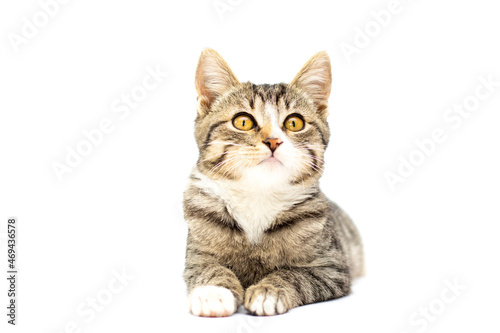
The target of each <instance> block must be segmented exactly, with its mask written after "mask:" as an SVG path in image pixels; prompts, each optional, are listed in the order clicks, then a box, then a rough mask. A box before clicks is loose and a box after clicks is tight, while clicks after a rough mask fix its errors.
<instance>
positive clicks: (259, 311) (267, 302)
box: [245, 288, 288, 316]
mask: <svg viewBox="0 0 500 333" xmlns="http://www.w3.org/2000/svg"><path fill="white" fill-rule="evenodd" d="M250 293H251V294H252V295H251V296H250V299H247V302H246V305H245V307H246V308H247V310H248V311H250V312H251V313H253V314H256V315H258V316H273V315H276V314H282V313H285V312H287V310H288V309H287V308H286V306H285V304H284V302H283V296H281V295H279V294H278V292H276V291H275V290H266V289H265V288H262V289H260V288H259V289H254V290H252V291H251V292H250Z"/></svg>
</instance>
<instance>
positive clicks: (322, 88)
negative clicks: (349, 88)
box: [290, 51, 332, 111]
mask: <svg viewBox="0 0 500 333" xmlns="http://www.w3.org/2000/svg"><path fill="white" fill-rule="evenodd" d="M290 86H295V87H297V88H299V89H300V90H302V91H303V92H305V93H306V94H308V95H309V97H311V98H312V99H313V101H314V102H315V104H316V106H317V107H318V111H323V110H324V109H326V107H327V106H328V97H330V90H331V86H332V68H331V65H330V58H329V57H328V54H327V53H326V52H324V51H323V52H319V53H316V54H315V55H314V56H313V57H312V58H311V59H309V61H307V62H306V64H305V65H304V66H303V67H302V69H301V70H300V71H299V73H298V74H297V75H296V76H295V78H294V79H293V81H292V82H291V83H290Z"/></svg>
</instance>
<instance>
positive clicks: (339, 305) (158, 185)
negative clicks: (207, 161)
mask: <svg viewBox="0 0 500 333" xmlns="http://www.w3.org/2000/svg"><path fill="white" fill-rule="evenodd" d="M42 2H43V3H45V2H48V0H42ZM221 2H222V3H227V0H223V1H221ZM229 3H232V5H230V6H232V7H231V10H228V11H226V12H224V13H223V15H222V17H221V16H220V15H219V14H218V13H217V11H216V9H215V8H214V2H213V1H212V0H205V1H180V0H178V1H168V2H167V1H159V0H157V1H154V0H142V1H118V0H116V1H97V0H86V1H81V0H74V1H69V2H68V3H67V4H64V5H60V6H59V10H58V12H57V13H56V14H55V15H53V17H50V19H49V20H48V23H47V24H46V26H44V27H41V28H39V31H38V33H37V34H36V35H34V36H32V37H31V38H27V40H26V43H24V44H22V45H19V47H18V52H16V50H15V49H16V48H15V47H13V45H12V43H11V42H10V40H9V36H11V37H10V38H12V34H17V35H22V29H23V26H24V25H25V24H26V23H25V21H24V20H23V17H26V18H27V19H28V20H29V21H31V22H32V21H33V15H35V16H36V15H37V13H39V12H40V11H41V10H42V9H41V7H40V4H39V3H38V2H37V1H34V0H23V1H15V2H14V1H8V2H7V1H3V2H2V4H1V5H0V22H1V23H0V29H1V36H2V39H1V42H0V57H1V61H0V92H1V98H0V112H1V113H0V156H1V163H0V168H1V173H0V220H1V221H2V222H1V225H2V227H1V229H0V232H2V233H4V232H5V229H6V227H5V226H6V223H7V222H6V221H7V217H8V216H12V215H13V216H17V217H18V219H19V248H18V251H19V262H18V264H19V267H20V268H19V269H20V278H19V285H18V288H19V298H18V303H19V308H18V326H16V327H15V328H12V327H10V325H7V324H6V316H5V312H6V309H5V306H4V305H6V304H7V296H6V293H7V285H6V283H5V282H6V280H5V279H4V278H2V283H0V287H1V292H0V295H1V296H0V303H1V308H2V309H3V310H1V312H2V313H1V316H0V318H2V319H1V321H2V322H1V324H0V327H1V331H2V332H4V331H7V330H5V328H6V327H8V328H9V330H8V332H42V333H45V332H46V333H51V332H54V333H55V332H64V331H65V327H66V325H68V324H69V327H70V329H69V330H67V332H72V331H73V330H72V329H71V325H72V324H71V322H75V323H76V325H78V326H77V328H78V330H76V331H79V332H170V331H175V332H178V331H187V332H190V331H193V332H195V331H202V332H268V331H269V332H271V331H274V332H276V331H285V330H286V331H288V332H303V331H306V330H307V331H318V330H324V331H329V332H395V333H399V332H409V333H413V332H471V331H484V332H486V331H488V332H493V331H497V330H498V328H499V326H500V325H499V324H498V319H495V318H498V312H499V310H500V306H499V303H498V297H499V296H500V292H499V286H498V281H499V277H500V274H499V269H498V253H499V250H500V249H499V247H500V245H499V244H498V240H497V239H498V231H499V228H498V224H499V223H500V213H499V210H498V200H499V197H500V196H499V187H500V177H499V175H498V171H499V169H500V159H499V157H498V155H499V143H500V130H499V127H500V113H499V111H500V87H499V86H497V87H496V88H495V90H494V92H493V93H491V94H490V96H489V97H488V98H486V99H485V100H482V101H480V102H479V105H478V107H477V108H476V109H475V110H474V111H473V112H471V113H470V116H469V117H468V118H467V119H464V120H463V121H462V122H461V123H460V125H459V126H457V128H453V127H452V126H451V125H452V124H453V123H450V122H446V121H445V120H444V119H443V115H445V114H446V112H447V109H449V108H451V107H453V105H454V104H461V103H462V102H463V101H464V99H467V98H469V100H471V99H470V98H471V96H474V93H475V89H476V87H477V86H479V85H480V81H479V77H480V76H483V77H485V78H487V77H488V76H491V77H492V79H493V81H496V82H498V81H500V63H499V61H500V40H499V37H498V31H500V20H499V19H498V13H499V9H500V8H499V7H498V6H497V4H496V3H495V2H494V1H491V0H474V1H472V0H470V1H451V0H449V1H430V0H418V1H417V0H414V1H409V0H401V2H400V6H399V12H398V13H397V14H394V15H392V17H391V20H390V22H389V24H387V26H385V27H382V28H380V31H378V32H377V31H376V30H373V31H374V32H372V36H373V37H370V38H369V39H370V41H369V43H367V45H366V46H364V47H360V48H358V53H357V54H354V55H352V57H350V61H348V59H347V57H346V56H345V55H344V54H343V52H342V50H341V45H343V44H342V43H349V44H351V45H354V39H355V38H356V36H357V34H358V33H357V31H358V30H357V29H365V27H366V25H368V26H369V27H371V28H372V29H376V28H377V26H375V25H373V22H376V21H374V18H373V16H371V14H370V13H371V12H372V11H375V12H379V11H380V10H384V9H386V8H387V7H388V6H389V1H388V0H377V1H347V0H345V1H336V2H333V1H307V2H306V1H300V2H299V1H284V0H283V1H264V0H252V1H250V0H248V1H246V0H243V1H236V0H233V1H232V2H229ZM42 19H43V17H42ZM42 23H43V22H42ZM379 27H380V26H379ZM358 37H359V36H358ZM358 42H359V41H358ZM358 44H359V43H358ZM344 45H345V44H344ZM204 47H212V48H214V49H216V50H217V51H219V52H220V53H221V54H222V56H223V57H224V58H225V59H226V60H227V61H228V63H229V64H230V66H231V67H232V68H233V70H234V72H235V73H236V75H237V76H238V78H239V79H240V81H247V80H251V81H253V82H255V83H275V82H281V81H284V82H289V81H290V80H291V79H292V78H293V76H294V75H295V73H296V72H297V71H298V70H299V69H300V67H301V66H302V65H303V63H305V61H307V59H308V58H309V57H310V56H312V55H313V54H314V53H315V52H317V51H320V50H326V51H328V52H329V54H330V56H331V59H332V67H333V79H334V82H333V91H332V95H331V98H330V107H331V115H330V118H329V121H330V125H331V128H332V137H331V145H330V146H329V149H328V151H327V154H326V161H327V164H326V172H325V175H324V177H323V178H322V182H321V186H322V189H323V191H324V192H325V193H326V194H327V195H328V196H329V197H330V198H332V199H333V200H334V201H336V202H338V203H339V204H340V205H341V206H342V207H343V208H344V209H345V210H346V211H347V212H348V213H349V214H350V215H351V217H352V218H353V219H354V221H355V222H356V224H357V226H358V227H359V229H360V231H361V233H362V236H363V238H364V242H365V247H366V256H367V275H366V277H364V278H362V279H360V280H358V281H357V282H356V283H355V285H354V288H353V289H354V292H353V294H352V295H351V296H349V297H346V298H344V299H340V300H335V301H330V302H325V303H322V304H315V305H310V306H304V307H301V308H297V309H294V310H292V311H290V312H289V313H287V314H285V315H281V316H276V317H270V318H264V319H259V318H256V317H251V316H248V315H246V314H244V313H243V311H241V313H239V314H236V315H234V316H232V317H230V318H225V319H204V318H196V317H194V316H192V315H190V314H189V313H188V309H187V302H186V294H185V285H184V282H183V280H182V270H183V263H184V247H185V239H186V233H187V228H186V225H185V223H184V221H183V218H182V207H181V202H182V191H183V189H184V185H185V180H186V178H187V176H188V173H189V171H190V169H191V167H192V166H193V165H194V163H195V162H196V159H197V149H196V146H195V142H194V138H193V121H194V118H195V99H196V93H195V89H194V82H193V81H194V71H195V67H196V63H197V58H198V56H199V54H200V52H201V50H202V49H203V48H204ZM148 66H149V67H150V68H156V67H157V66H159V68H161V70H163V71H166V72H168V73H169V76H168V77H167V78H165V79H164V81H163V82H162V83H161V84H160V85H159V86H158V87H157V88H156V89H154V90H153V91H151V92H149V93H148V95H147V97H146V98H145V100H144V101H142V102H140V103H139V106H138V107H137V108H135V109H133V110H131V112H130V114H129V116H128V117H126V118H125V119H120V118H119V114H117V113H114V112H113V108H112V105H113V103H114V101H115V100H116V99H120V96H121V95H122V94H130V92H131V91H132V90H133V89H135V88H136V87H137V86H138V85H140V84H141V83H142V80H143V79H144V77H145V76H146V75H147V71H146V67H148ZM485 91H486V90H484V89H483V90H482V92H485ZM105 118H109V119H110V120H112V121H113V124H114V129H113V131H112V132H111V133H109V134H106V135H105V136H104V138H103V140H102V142H101V143H100V144H99V145H98V146H95V147H94V148H93V151H92V152H91V153H90V154H89V155H88V156H86V157H84V158H83V160H82V162H81V164H80V165H78V166H77V167H75V168H73V169H72V172H71V173H66V174H64V175H63V179H62V181H59V180H58V177H57V176H56V174H55V172H54V170H53V167H52V164H53V163H54V162H60V163H65V162H64V161H65V158H66V154H67V150H66V149H67V148H66V147H67V146H69V147H72V148H73V149H75V147H76V146H77V145H78V144H79V143H80V142H81V141H82V140H84V139H85V137H84V135H83V134H82V131H84V130H87V131H90V130H92V129H95V128H97V127H98V126H99V122H100V121H101V120H102V119H105ZM436 128H441V129H442V130H443V131H444V132H445V133H446V138H447V139H446V140H445V141H444V142H442V143H438V144H436V145H435V148H434V150H433V151H432V152H431V153H430V154H429V156H428V157H426V158H425V160H424V161H422V163H421V165H419V166H417V167H416V168H415V170H414V172H413V174H411V175H409V176H408V177H406V178H404V179H405V181H404V183H398V184H397V185H396V186H395V190H394V191H392V190H391V188H390V186H389V185H388V183H387V181H386V179H385V177H384V174H385V173H386V172H393V173H396V172H397V168H398V165H399V163H400V162H399V160H398V158H399V156H402V157H403V158H405V159H408V158H409V156H410V154H414V155H415V154H418V152H417V153H415V151H416V150H417V149H418V147H417V145H416V143H415V140H425V139H428V138H431V134H432V132H433V130H435V129H436ZM415 156H417V155H415ZM3 236H5V234H4V235H3ZM5 249H6V247H5V239H3V240H2V248H1V255H0V257H1V262H2V264H1V266H2V267H6V259H7V258H6V250H5ZM4 269H5V270H6V268H2V270H4ZM122 269H125V271H126V272H127V274H128V275H130V276H133V277H134V278H133V280H131V281H129V282H128V284H127V286H125V287H124V288H123V290H122V291H121V292H117V293H115V294H112V299H110V300H108V299H106V298H105V296H106V295H107V296H109V295H110V293H109V291H106V288H108V284H109V283H114V280H113V270H116V271H121V270H122ZM2 276H4V275H3V273H2ZM446 281H448V282H446ZM447 283H458V284H459V285H460V286H464V288H465V290H459V291H456V294H453V292H452V291H450V290H448V287H447ZM114 286H115V287H116V286H118V284H115V285H114ZM460 288H462V287H460ZM443 295H444V296H443ZM96 296H99V297H101V299H102V300H106V301H109V303H108V304H106V305H104V306H103V309H102V311H100V312H95V318H92V320H88V319H89V317H88V316H81V315H79V314H78V313H77V309H78V308H80V307H82V306H83V307H85V306H86V305H85V304H86V302H87V300H88V298H91V297H96ZM442 297H444V300H446V302H444V301H443V300H442ZM429 307H430V308H431V310H429V311H430V314H431V315H432V317H429V319H422V318H424V317H422V316H421V315H419V314H418V311H420V310H422V308H429ZM88 309H89V308H87V310H88ZM419 309H420V310H419ZM85 319H87V320H88V321H89V322H86V321H85ZM416 320H417V321H416Z"/></svg>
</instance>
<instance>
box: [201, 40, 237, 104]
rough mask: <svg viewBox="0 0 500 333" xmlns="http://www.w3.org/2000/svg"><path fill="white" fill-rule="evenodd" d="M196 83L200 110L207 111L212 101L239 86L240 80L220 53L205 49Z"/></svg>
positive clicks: (202, 53)
mask: <svg viewBox="0 0 500 333" xmlns="http://www.w3.org/2000/svg"><path fill="white" fill-rule="evenodd" d="M195 84H196V91H197V92H198V112H199V113H207V112H208V111H210V106H211V105H212V103H213V102H214V101H215V100H216V99H217V98H218V97H219V96H221V95H222V94H224V92H226V91H227V90H228V89H230V88H232V87H235V86H237V85H238V84H239V81H238V79H237V78H236V76H235V75H234V74H233V71H232V70H231V68H229V65H228V64H227V63H226V61H225V60H224V59H222V57H221V56H220V54H219V53H217V52H216V51H215V50H212V49H205V50H203V52H201V55H200V60H199V61H198V67H197V68H196V79H195Z"/></svg>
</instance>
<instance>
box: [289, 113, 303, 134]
mask: <svg viewBox="0 0 500 333" xmlns="http://www.w3.org/2000/svg"><path fill="white" fill-rule="evenodd" d="M285 128H286V129H287V130H289V131H292V132H298V131H300V130H301V129H303V128H304V120H302V118H301V117H299V116H294V115H291V116H290V117H288V118H286V120H285Z"/></svg>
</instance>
